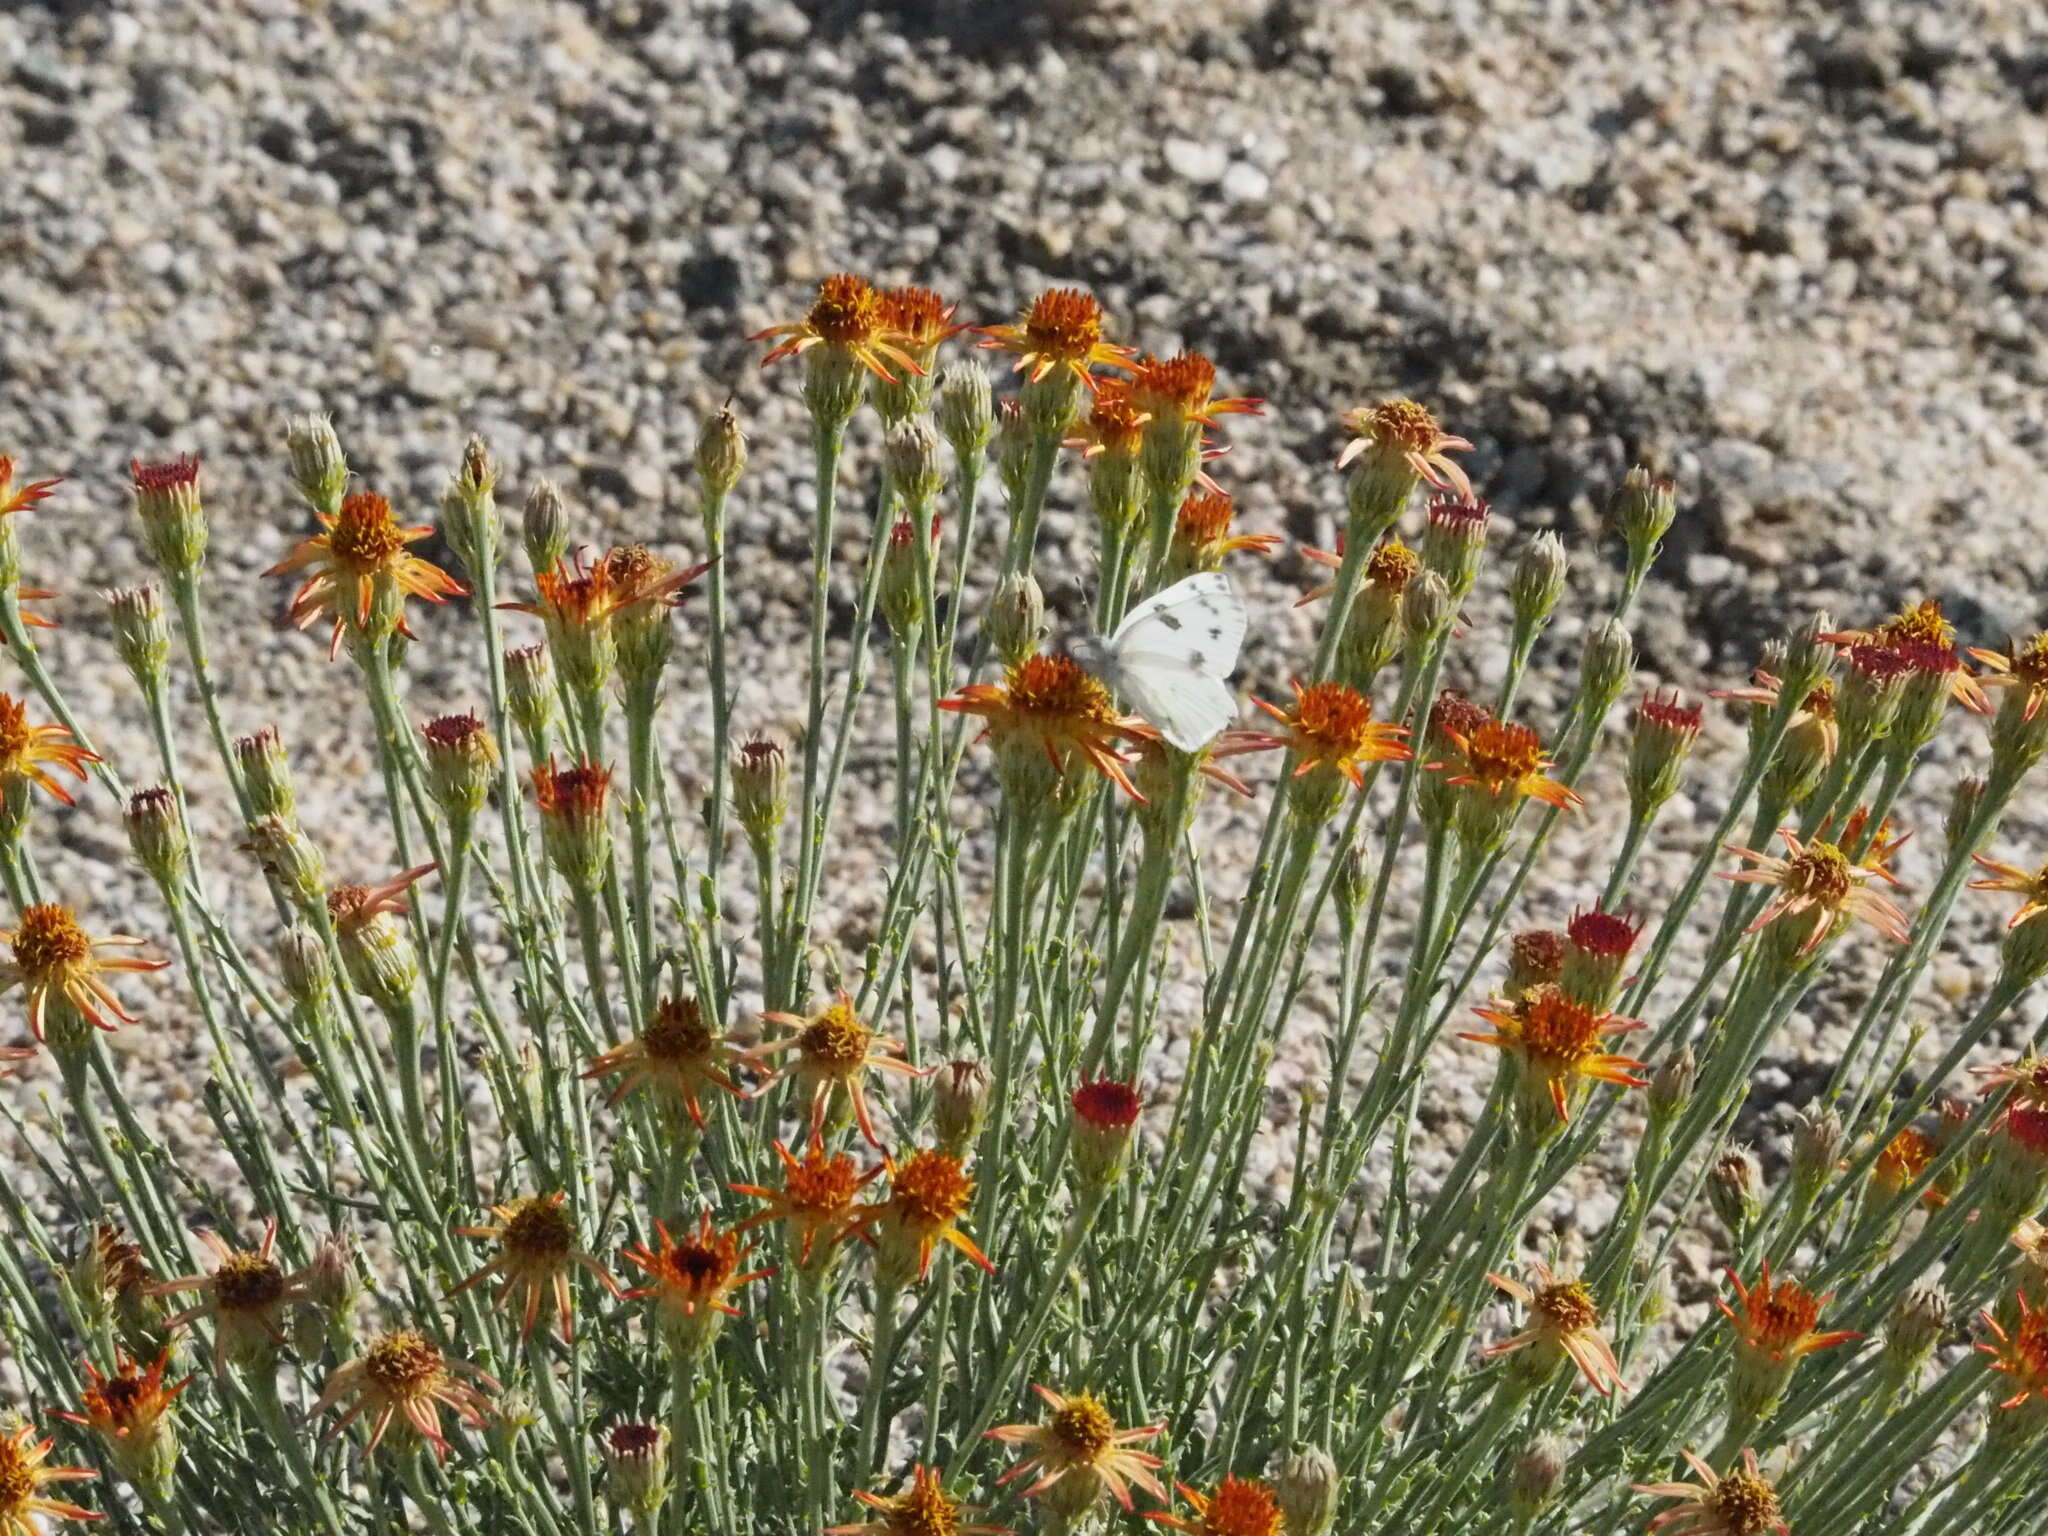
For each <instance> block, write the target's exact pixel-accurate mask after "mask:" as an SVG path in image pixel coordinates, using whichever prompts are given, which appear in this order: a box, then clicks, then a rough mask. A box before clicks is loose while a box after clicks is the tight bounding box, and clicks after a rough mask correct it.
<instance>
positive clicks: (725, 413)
mask: <svg viewBox="0 0 2048 1536" xmlns="http://www.w3.org/2000/svg"><path fill="white" fill-rule="evenodd" d="M696 465H697V478H698V479H699V480H701V481H702V482H703V483H704V494H705V495H706V496H707V497H711V498H713V499H715V500H723V499H724V498H725V497H727V496H729V495H731V494H732V488H733V487H734V486H736V485H738V484H739V483H740V476H741V475H742V474H743V473H744V472H745V471H746V467H747V434H746V433H745V432H743V431H741V430H740V419H739V417H738V416H737V415H735V414H734V412H733V408H732V407H731V406H730V405H727V406H726V407H724V408H723V409H722V410H719V411H718V412H716V413H715V414H713V415H711V416H709V417H707V418H706V419H705V422H704V426H703V428H702V429H701V430H700V431H699V432H698V433H697V457H696Z"/></svg>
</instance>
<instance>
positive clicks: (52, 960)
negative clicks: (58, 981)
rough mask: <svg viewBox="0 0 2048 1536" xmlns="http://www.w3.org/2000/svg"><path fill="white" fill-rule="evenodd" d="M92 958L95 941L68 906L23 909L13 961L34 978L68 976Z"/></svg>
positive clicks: (45, 979) (16, 934)
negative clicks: (87, 935)
mask: <svg viewBox="0 0 2048 1536" xmlns="http://www.w3.org/2000/svg"><path fill="white" fill-rule="evenodd" d="M91 959H92V940H91V939H89V938H87V937H86V936H85V931H84V930H83V929H82V928H80V927H79V926H78V921H77V919H75V918H74V917H72V915H71V909H70V908H69V907H61V906H58V905H57V904H56V903H54V902H50V903H45V904H42V905H38V906H33V907H26V908H23V910H22V914H21V922H20V924H19V925H18V926H17V927H16V928H15V930H14V963H15V964H16V965H18V966H20V967H21V969H22V973H23V974H24V975H25V976H27V977H29V978H30V979H31V980H32V981H48V980H50V979H51V978H54V977H61V976H68V975H70V974H71V973H72V972H74V971H76V970H78V969H79V968H80V967H82V966H84V965H86V964H87V963H88V962H89V961H90V960H91Z"/></svg>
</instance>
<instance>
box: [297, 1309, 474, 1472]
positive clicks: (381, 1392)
mask: <svg viewBox="0 0 2048 1536" xmlns="http://www.w3.org/2000/svg"><path fill="white" fill-rule="evenodd" d="M473 1383H480V1384H481V1385H482V1386H485V1387H488V1388H490V1389H491V1390H492V1391H494V1392H495V1391H499V1390H501V1389H500V1388H499V1386H498V1383H497V1382H496V1381H494V1380H492V1379H491V1378H490V1377H489V1376H487V1375H485V1374H484V1373H483V1372H482V1371H480V1370H478V1369H477V1368H476V1367H475V1366H473V1365H471V1364H469V1363H468V1362H467V1361H463V1360H450V1359H449V1358H448V1357H447V1356H446V1355H444V1354H443V1353H442V1352H441V1347H440V1346H439V1345H438V1344H436V1343H434V1342H433V1341H432V1340H431V1339H429V1338H428V1337H427V1336H426V1335H425V1334H424V1333H420V1332H418V1331H416V1330H414V1329H411V1328H400V1329H395V1330H393V1331H391V1332H388V1333H380V1334H378V1335H377V1336H376V1337H374V1338H373V1339H371V1340H370V1343H369V1345H368V1347H367V1348H365V1349H364V1350H363V1352H362V1354H360V1355H358V1356H357V1357H356V1358H355V1359H353V1360H350V1361H347V1362H346V1363H344V1364H342V1365H339V1366H337V1367H336V1368H335V1370H334V1373H333V1374H332V1375H330V1376H329V1377H328V1378H327V1385H326V1387H325V1388H324V1389H323V1390H322V1391H321V1393H320V1396H319V1399H318V1400H317V1401H316V1402H315V1403H314V1404H313V1407H312V1410H311V1411H312V1413H313V1415H314V1416H315V1417H317V1416H318V1415H320V1414H322V1413H325V1412H326V1411H327V1410H328V1409H330V1408H333V1407H337V1406H339V1407H341V1409H342V1414H341V1417H340V1418H338V1419H336V1420H335V1421H334V1423H333V1424H332V1425H330V1426H329V1427H328V1430H327V1433H326V1434H325V1435H323V1436H322V1437H321V1438H322V1439H325V1440H332V1439H333V1438H334V1437H335V1436H336V1435H338V1434H340V1433H341V1432H342V1431H343V1430H345V1429H347V1428H348V1426H349V1425H351V1424H353V1423H355V1422H356V1420H358V1419H367V1420H368V1421H369V1424H370V1441H369V1445H368V1447H367V1449H368V1450H370V1451H374V1450H376V1449H377V1447H378V1446H379V1445H380V1444H382V1443H383V1441H384V1438H385V1436H386V1435H387V1434H388V1435H389V1436H390V1437H391V1442H392V1446H393V1448H394V1449H396V1450H398V1451H401V1452H404V1451H407V1450H410V1449H412V1448H414V1447H415V1446H417V1445H418V1444H419V1443H420V1442H421V1441H424V1442H425V1443H426V1444H428V1445H430V1446H432V1447H433V1451H434V1458H435V1459H436V1460H437V1461H438V1460H445V1459H446V1457H447V1455H448V1438H447V1436H445V1435H444V1434H442V1433H441V1409H442V1408H444V1407H445V1408H447V1409H449V1410H450V1411H452V1412H453V1413H454V1415H455V1417H456V1418H457V1419H458V1420H460V1421H461V1422H462V1423H464V1424H467V1425H470V1426H471V1427H472V1428H478V1429H481V1428H482V1427H483V1426H484V1425H486V1424H488V1423H489V1422H490V1418H491V1405H490V1400H489V1399H488V1398H486V1397H485V1396H484V1394H483V1393H482V1392H481V1391H479V1390H478V1387H477V1386H476V1385H473Z"/></svg>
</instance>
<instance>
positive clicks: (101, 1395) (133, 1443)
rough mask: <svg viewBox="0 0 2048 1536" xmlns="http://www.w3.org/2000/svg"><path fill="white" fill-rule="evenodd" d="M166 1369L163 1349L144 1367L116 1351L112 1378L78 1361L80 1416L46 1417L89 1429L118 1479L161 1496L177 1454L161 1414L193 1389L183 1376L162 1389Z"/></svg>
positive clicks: (167, 1361)
mask: <svg viewBox="0 0 2048 1536" xmlns="http://www.w3.org/2000/svg"><path fill="white" fill-rule="evenodd" d="M170 1364H171V1352H170V1350H168V1349H165V1350H164V1351H163V1352H162V1353H160V1354H159V1355H158V1356H157V1357H156V1359H155V1360H153V1361H151V1362H150V1364H149V1365H147V1366H144V1365H142V1364H141V1363H140V1362H139V1361H137V1360H134V1359H132V1358H130V1357H129V1356H128V1355H126V1354H123V1353H119V1352H117V1353H116V1354H115V1356H114V1372H113V1374H112V1375H111V1376H109V1375H105V1374H102V1373H101V1371H100V1370H99V1368H98V1367H96V1366H95V1365H94V1364H93V1363H92V1362H91V1361H90V1360H86V1361H82V1362H81V1363H80V1368H81V1369H82V1370H83V1371H84V1372H85V1389H84V1391H83V1392H82V1393H80V1395H79V1408H80V1411H79V1412H77V1413H63V1412H55V1413H52V1414H51V1417H52V1418H57V1419H63V1420H64V1421H65V1422H67V1423H71V1424H77V1425H80V1426H82V1427H83V1428H86V1429H90V1430H92V1431H93V1432H94V1433H95V1434H97V1435H98V1436H99V1437H100V1438H101V1439H102V1440H104V1441H105V1442H106V1444H107V1449H108V1451H109V1452H110V1453H111V1455H112V1456H113V1459H114V1464H115V1465H116V1466H118V1467H119V1468H120V1469H121V1475H122V1476H123V1477H126V1478H127V1479H128V1480H129V1481H130V1482H132V1483H134V1484H136V1485H137V1486H138V1487H142V1488H147V1489H150V1490H151V1491H152V1492H160V1491H162V1490H163V1489H164V1488H166V1487H167V1486H168V1484H169V1482H170V1477H171V1472H172V1468H173V1467H174V1466H175V1464H176V1462H177V1455H178V1441H177V1436H176V1434H175V1433H174V1432H173V1431H172V1428H171V1426H170V1424H169V1423H168V1422H167V1421H166V1420H165V1417H164V1415H165V1414H166V1413H167V1412H168V1411H169V1410H170V1406H171V1404H172V1403H174V1402H175V1401H177V1398H178V1394H179V1393H180V1392H183V1391H184V1390H185V1389H186V1388H187V1387H188V1386H190V1385H191V1384H192V1378H191V1377H190V1376H187V1377H185V1378H184V1379H183V1380H181V1381H175V1382H173V1383H171V1385H169V1386H168V1387H167V1386H165V1385H164V1373H165V1372H166V1371H167V1370H169V1369H170ZM0 1529H4V1527H0Z"/></svg>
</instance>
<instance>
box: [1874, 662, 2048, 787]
mask: <svg viewBox="0 0 2048 1536" xmlns="http://www.w3.org/2000/svg"><path fill="white" fill-rule="evenodd" d="M1894 650H1895V653H1896V654H1897V655H1898V656H1900V657H1901V658H1903V660H1904V662H1905V668H1906V671H1905V680H1904V683H1903V685H1902V686H1901V688H1900V692H1899V702H1898V708H1897V710H1896V711H1895V712H1894V714H1893V716H1892V723H1891V730H1890V731H1888V732H1887V733H1886V735H1885V755H1886V756H1887V758H1889V759H1890V760H1891V761H1893V762H1903V761H1910V760H1911V759H1912V757H1913V756H1914V754H1916V753H1917V752H1919V750H1920V749H1921V748H1922V747H1924V746H1926V745H1927V743H1928V742H1930V741H1932V740H1934V738H1935V735H1936V734H1937V733H1938V732H1939V731H1940V730H1941V722H1942V720H1943V719H1944V718H1945V717H1946V716H1947V714H1948V706H1949V701H1950V700H1951V699H1953V698H1954V697H1955V689H1956V683H1957V680H1958V679H1959V678H1960V677H1961V675H1962V671H1963V663H1962V658H1960V657H1959V656H1957V655H1956V650H1955V647H1954V646H1952V645H1947V644H1943V643H1941V642H1939V641H1933V640H1908V641H1904V642H1902V643H1901V644H1899V645H1898V646H1896V647H1894ZM2014 692H2015V693H2016V694H2018V693H2020V692H2021V690H2014ZM2007 702H2010V699H2008V701H2007ZM2003 713H2004V711H2003V710H2001V711H2000V715H2001V716H2002V715H2003ZM1998 744H1999V728H1998V719H1997V718H1996V717H1994V719H1993V720H1992V723H1991V757H1992V762H1993V764H1994V766H1995V765H1996V763H1997V762H1998V759H1999V746H1998Z"/></svg>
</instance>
